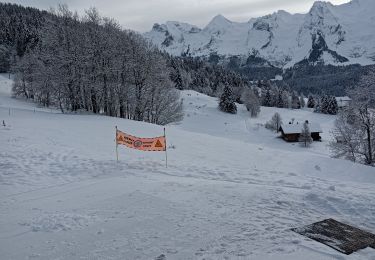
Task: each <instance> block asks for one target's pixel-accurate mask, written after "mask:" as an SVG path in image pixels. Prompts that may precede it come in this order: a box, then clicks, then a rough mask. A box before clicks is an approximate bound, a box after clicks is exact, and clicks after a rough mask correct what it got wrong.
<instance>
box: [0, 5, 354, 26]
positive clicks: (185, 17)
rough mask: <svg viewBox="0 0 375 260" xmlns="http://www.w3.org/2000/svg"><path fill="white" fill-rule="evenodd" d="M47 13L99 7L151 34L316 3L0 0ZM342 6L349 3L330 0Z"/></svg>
mask: <svg viewBox="0 0 375 260" xmlns="http://www.w3.org/2000/svg"><path fill="white" fill-rule="evenodd" d="M0 1H1V2H11V3H18V4H22V5H27V6H33V7H37V8H41V9H46V10H48V9H49V8H50V7H56V6H57V5H58V4H59V3H66V4H67V5H68V6H69V8H70V9H71V10H75V11H78V13H80V14H82V13H83V12H84V10H85V9H88V8H89V7H97V8H98V10H99V12H100V13H101V14H102V15H103V16H108V17H111V18H114V19H116V20H117V21H119V23H120V24H121V25H122V26H123V27H124V28H127V29H133V30H137V31H140V32H145V31H149V30H150V29H151V27H152V25H153V24H154V23H164V22H166V21H180V22H187V23H190V24H194V25H197V26H199V27H204V26H205V25H206V24H207V23H208V22H209V21H210V20H211V19H212V18H213V17H214V16H215V15H217V14H222V15H224V16H225V17H227V18H228V19H230V20H232V21H238V22H244V21H247V20H249V19H250V18H251V17H258V16H261V15H265V14H270V13H272V12H274V11H277V10H286V11H288V12H291V13H306V12H308V10H309V9H310V7H311V6H312V4H313V2H314V0H173V1H171V0H105V1H103V0H101V1H99V0H5V1H3V0H0ZM330 2H331V3H333V4H342V3H346V2H349V0H331V1H330Z"/></svg>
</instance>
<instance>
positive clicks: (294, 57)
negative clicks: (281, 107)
mask: <svg viewBox="0 0 375 260" xmlns="http://www.w3.org/2000/svg"><path fill="white" fill-rule="evenodd" d="M374 10H375V1H373V0H352V1H351V2H349V3H346V4H342V5H333V4H331V3H330V2H324V1H317V2H315V3H314V4H313V6H312V7H311V9H310V10H309V12H308V13H306V14H290V13H288V12H286V11H283V10H280V11H277V12H274V13H272V14H270V15H265V16H262V17H259V18H251V19H249V21H248V22H243V23H239V22H232V21H230V20H228V19H227V18H225V17H224V16H222V15H217V16H215V17H214V18H213V19H212V20H211V21H210V23H209V24H208V25H207V26H205V27H204V29H203V30H202V29H200V28H198V27H196V26H193V25H189V24H185V23H178V22H167V23H166V24H165V25H158V24H157V25H155V26H154V27H153V29H152V30H151V31H150V32H148V33H146V34H145V37H146V38H148V39H149V40H150V41H152V42H153V43H154V44H156V45H157V46H159V47H160V48H161V49H164V50H166V51H167V52H169V53H171V54H173V55H181V54H182V53H185V54H186V53H188V54H189V55H192V56H208V55H210V54H211V53H216V54H218V55H221V56H233V55H240V56H244V57H247V56H248V55H249V53H254V52H255V53H257V55H258V56H259V57H261V58H263V59H266V60H267V61H269V62H270V63H271V64H273V65H275V66H280V67H289V66H293V65H294V64H296V63H299V62H301V61H307V62H311V63H317V62H319V63H325V64H334V65H343V64H352V63H359V64H362V65H368V64H374V63H375V31H374V30H373V28H375V15H374Z"/></svg>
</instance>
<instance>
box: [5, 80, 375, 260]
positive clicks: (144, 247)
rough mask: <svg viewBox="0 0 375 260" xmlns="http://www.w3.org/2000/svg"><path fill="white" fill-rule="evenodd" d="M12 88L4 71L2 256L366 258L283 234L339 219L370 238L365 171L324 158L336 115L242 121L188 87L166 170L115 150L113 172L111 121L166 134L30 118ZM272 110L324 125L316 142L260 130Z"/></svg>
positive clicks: (373, 194)
mask: <svg viewBox="0 0 375 260" xmlns="http://www.w3.org/2000/svg"><path fill="white" fill-rule="evenodd" d="M10 87H11V81H10V80H8V79H7V77H6V75H0V120H1V121H0V122H2V120H5V123H6V124H7V126H6V127H2V126H0V255H1V257H0V258H1V259H156V258H157V257H159V256H161V255H162V254H164V255H165V257H166V259H375V250H373V249H364V250H362V251H360V252H358V253H354V254H352V255H350V256H345V255H342V254H340V253H338V252H336V251H334V250H333V249H331V248H329V247H327V246H324V245H322V244H319V243H317V242H314V241H312V240H309V239H307V238H304V237H302V236H300V235H298V234H296V233H294V232H292V231H290V229H291V228H293V227H299V226H303V225H306V224H310V223H312V222H315V221H319V220H323V219H325V218H335V219H337V220H339V221H343V222H346V223H349V224H353V225H355V226H358V227H361V228H363V229H366V230H368V231H370V232H375V189H374V185H375V169H374V168H371V167H366V166H363V165H359V164H353V163H351V162H349V161H344V160H337V159H332V158H330V157H329V150H328V149H327V147H326V145H327V143H328V141H329V138H330V135H329V131H330V129H331V127H332V124H333V121H334V117H333V116H326V115H320V114H314V113H311V112H310V111H308V110H302V111H301V110H298V111H297V110H287V109H275V108H262V112H261V114H260V116H259V118H257V119H250V118H249V116H248V114H247V112H246V110H245V109H244V108H243V107H242V106H240V107H239V113H238V114H237V115H228V114H224V113H221V112H219V111H218V110H217V108H216V107H217V102H216V100H215V99H213V98H210V97H207V96H205V95H202V94H199V93H196V92H193V91H185V92H183V97H184V104H185V110H186V116H185V119H184V121H183V122H181V123H180V124H175V125H170V126H167V128H166V130H167V139H168V140H167V142H168V145H169V147H170V149H169V150H168V164H169V165H168V168H165V155H164V153H145V152H140V151H136V150H129V149H126V148H125V147H120V149H119V157H120V162H119V163H116V155H115V143H114V134H115V132H114V129H115V128H114V127H115V126H116V125H117V126H118V127H119V129H121V130H123V131H125V132H129V133H131V134H134V135H138V136H145V137H147V136H149V137H152V136H157V135H160V134H162V127H160V126H156V125H151V124H147V123H141V122H134V121H129V120H123V119H119V118H110V117H105V116H97V115H72V114H61V113H59V111H57V110H50V109H42V108H38V107H36V105H34V104H32V103H28V102H25V101H21V100H16V99H12V98H11V97H10ZM9 108H10V110H9ZM9 111H10V115H9ZM275 111H278V112H279V113H280V114H281V116H282V117H283V119H284V122H288V121H289V120H291V118H295V120H297V121H303V120H305V119H308V120H309V121H311V122H320V123H321V126H322V128H323V131H324V134H323V142H321V143H314V144H313V145H312V147H311V148H308V149H305V148H302V147H300V146H299V145H297V144H290V143H285V142H284V141H282V140H281V139H279V138H277V134H276V133H272V132H271V131H268V130H266V129H264V127H263V126H262V124H264V123H265V122H266V121H267V120H269V119H270V118H271V116H272V115H273V113H274V112H275ZM160 258H161V257H160Z"/></svg>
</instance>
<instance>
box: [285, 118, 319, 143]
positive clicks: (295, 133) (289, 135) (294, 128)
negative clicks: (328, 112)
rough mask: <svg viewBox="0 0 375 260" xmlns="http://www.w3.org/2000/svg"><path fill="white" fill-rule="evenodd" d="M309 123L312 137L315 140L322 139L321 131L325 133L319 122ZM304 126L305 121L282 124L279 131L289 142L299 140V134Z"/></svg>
mask: <svg viewBox="0 0 375 260" xmlns="http://www.w3.org/2000/svg"><path fill="white" fill-rule="evenodd" d="M306 122H307V123H308V126H309V129H310V133H311V137H312V139H313V140H314V141H321V139H322V138H321V136H320V133H323V131H322V128H321V127H320V125H319V124H316V123H309V122H308V121H306ZM302 128H303V123H298V122H297V123H294V124H287V125H281V126H280V128H279V131H280V132H281V137H282V138H283V139H284V140H285V141H287V142H298V139H299V136H300V134H301V131H302Z"/></svg>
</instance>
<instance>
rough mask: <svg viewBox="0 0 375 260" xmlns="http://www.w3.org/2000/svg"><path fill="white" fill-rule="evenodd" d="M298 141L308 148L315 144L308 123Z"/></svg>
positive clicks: (303, 127)
mask: <svg viewBox="0 0 375 260" xmlns="http://www.w3.org/2000/svg"><path fill="white" fill-rule="evenodd" d="M298 141H299V142H300V143H301V145H302V146H304V147H308V146H309V145H310V144H311V143H312V142H313V139H312V137H311V132H310V128H309V124H308V122H305V123H304V124H303V126H302V129H301V133H300V135H299V139H298Z"/></svg>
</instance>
